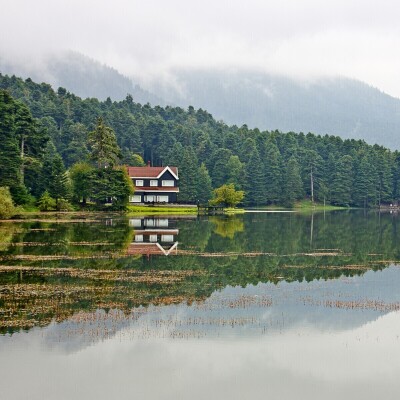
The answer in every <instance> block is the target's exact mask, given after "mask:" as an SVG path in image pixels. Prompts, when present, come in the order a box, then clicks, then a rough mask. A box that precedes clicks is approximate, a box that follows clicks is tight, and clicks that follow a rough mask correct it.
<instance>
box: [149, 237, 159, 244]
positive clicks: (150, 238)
mask: <svg viewBox="0 0 400 400" xmlns="http://www.w3.org/2000/svg"><path fill="white" fill-rule="evenodd" d="M149 240H150V242H152V243H154V242H157V235H150V237H149Z"/></svg>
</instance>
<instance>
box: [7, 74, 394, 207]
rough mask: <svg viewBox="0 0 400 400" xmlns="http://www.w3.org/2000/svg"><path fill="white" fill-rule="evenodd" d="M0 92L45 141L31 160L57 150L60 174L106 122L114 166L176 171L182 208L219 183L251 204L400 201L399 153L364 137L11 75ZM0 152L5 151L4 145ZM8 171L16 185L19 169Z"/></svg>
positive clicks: (30, 184) (83, 155) (84, 156)
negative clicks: (117, 97) (218, 115)
mask: <svg viewBox="0 0 400 400" xmlns="http://www.w3.org/2000/svg"><path fill="white" fill-rule="evenodd" d="M0 89H4V90H6V91H8V92H9V93H10V94H11V96H12V97H13V98H14V99H16V100H18V101H20V102H22V103H23V104H25V105H26V106H27V107H28V108H29V110H30V111H31V113H32V115H33V117H34V118H37V119H38V122H37V124H36V129H35V132H36V133H37V132H39V133H40V132H42V133H43V135H48V137H49V143H47V145H46V148H44V149H42V150H41V151H42V152H43V156H41V157H42V158H40V157H38V158H37V159H38V164H40V165H42V166H44V165H45V162H44V161H43V160H44V159H46V157H49V154H51V157H52V159H57V154H60V155H61V158H62V162H63V164H64V166H65V168H71V167H72V166H73V165H74V164H76V163H78V162H81V161H83V160H86V159H87V158H88V155H89V147H88V133H89V132H90V131H93V129H95V128H96V123H97V121H98V118H99V117H102V118H103V120H104V123H105V124H106V125H108V126H110V127H111V128H112V129H113V130H114V131H115V134H116V138H117V141H118V145H119V146H120V148H121V150H122V158H121V161H120V163H122V164H130V165H135V164H136V163H137V162H138V157H137V156H136V155H137V154H139V155H141V156H142V158H143V160H144V161H148V160H149V161H151V163H152V165H167V164H169V165H176V166H178V167H179V175H180V190H181V192H180V197H179V200H180V201H181V202H196V201H197V200H200V201H201V202H204V201H206V200H208V199H209V198H210V191H211V185H212V187H213V188H216V187H219V186H221V185H222V184H224V183H234V185H235V186H236V188H238V189H242V190H244V191H245V193H246V196H245V203H246V204H247V205H261V204H284V205H288V206H291V205H293V203H294V202H295V201H297V200H300V199H303V198H305V197H308V198H310V197H311V196H312V195H313V196H314V199H315V200H317V201H321V202H322V201H326V202H327V203H331V204H336V205H354V206H375V205H378V204H379V203H381V202H392V201H395V200H398V199H399V198H400V186H399V176H400V173H399V171H400V156H399V153H397V152H391V151H389V150H388V149H385V148H383V147H381V146H377V145H375V146H371V145H368V144H366V143H365V142H364V141H361V140H343V139H341V138H339V137H335V136H318V135H314V134H307V135H304V134H296V133H293V132H289V133H281V132H278V131H273V132H269V131H260V130H258V129H248V128H247V126H246V125H243V126H241V127H237V126H228V125H226V124H224V123H223V122H217V121H216V120H215V119H214V118H213V117H212V115H211V114H209V113H208V112H207V111H204V110H202V109H198V110H195V109H194V108H193V107H189V108H188V109H187V110H184V109H182V108H179V107H170V106H167V107H160V106H156V107H150V106H149V105H140V104H138V103H135V102H133V99H132V97H131V96H129V95H128V96H127V97H126V99H125V100H123V101H119V102H112V101H111V100H110V99H107V100H106V101H104V102H101V101H99V100H97V99H85V100H82V99H81V98H79V97H77V96H75V95H74V94H71V93H69V92H68V91H67V90H65V89H63V88H59V89H58V90H57V91H54V90H53V89H52V88H51V86H50V85H48V84H45V83H42V84H36V83H34V82H33V81H32V80H30V79H27V80H26V81H23V80H22V79H19V78H16V77H15V76H13V77H8V76H4V75H0ZM3 93H4V92H3ZM3 97H4V96H3ZM0 107H2V108H4V107H5V106H4V101H3V104H2V103H1V102H0ZM1 135H2V136H3V135H6V132H4V131H1ZM39 136H40V135H39ZM43 137H44V136H43ZM2 139H3V138H2ZM53 144H54V146H53ZM11 147H12V146H11ZM12 148H13V150H12V151H16V150H15V148H14V147H12ZM1 151H2V152H4V151H9V150H7V149H6V148H5V147H4V146H3V147H2V148H1ZM39 153H40V152H39ZM46 154H47V156H46ZM40 168H42V169H43V167H40V166H37V167H36V174H37V176H40V174H41V173H42V172H41V169H40ZM13 171H14V170H13ZM3 173H4V172H3V171H2V174H3ZM10 173H11V172H10ZM13 173H16V174H18V173H19V175H18V176H19V177H20V179H22V178H21V172H18V171H17V172H13ZM25 179H26V178H25ZM30 179H31V178H30ZM1 185H3V183H2V184H1ZM1 185H0V186H1ZM25 186H26V187H28V188H30V190H31V192H32V193H33V194H34V195H35V196H40V195H41V194H42V193H41V191H42V190H43V188H40V187H38V186H37V185H35V184H34V182H32V180H30V181H29V182H27V181H26V180H25Z"/></svg>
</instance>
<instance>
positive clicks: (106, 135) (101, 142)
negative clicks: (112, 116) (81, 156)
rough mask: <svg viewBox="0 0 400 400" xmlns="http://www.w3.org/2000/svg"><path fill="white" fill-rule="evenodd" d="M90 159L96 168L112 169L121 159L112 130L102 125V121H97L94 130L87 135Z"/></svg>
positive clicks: (100, 119) (99, 119)
mask: <svg viewBox="0 0 400 400" xmlns="http://www.w3.org/2000/svg"><path fill="white" fill-rule="evenodd" d="M89 146H90V148H91V154H90V159H91V160H92V161H94V162H95V163H96V165H97V167H98V168H104V167H113V166H115V165H116V164H117V162H118V160H119V159H120V158H121V150H120V148H119V147H118V144H117V139H116V137H115V133H114V131H113V129H112V128H110V127H109V126H106V125H105V124H104V121H103V119H102V118H101V117H100V118H98V119H97V125H96V129H95V130H94V131H92V132H90V133H89Z"/></svg>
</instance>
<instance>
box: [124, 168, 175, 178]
mask: <svg viewBox="0 0 400 400" xmlns="http://www.w3.org/2000/svg"><path fill="white" fill-rule="evenodd" d="M127 169H128V175H129V177H130V178H160V177H161V176H162V175H163V174H164V173H165V172H166V171H169V172H170V173H171V174H172V176H173V177H174V178H175V179H179V178H178V168H177V167H169V166H166V167H149V166H146V167H127Z"/></svg>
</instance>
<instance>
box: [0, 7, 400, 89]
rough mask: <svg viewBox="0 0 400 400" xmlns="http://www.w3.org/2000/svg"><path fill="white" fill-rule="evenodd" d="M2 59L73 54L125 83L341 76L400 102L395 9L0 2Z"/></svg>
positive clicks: (399, 33) (398, 12)
mask: <svg viewBox="0 0 400 400" xmlns="http://www.w3.org/2000/svg"><path fill="white" fill-rule="evenodd" d="M0 10H1V12H0V51H1V53H2V54H3V55H4V56H6V57H12V58H13V59H17V58H19V57H21V56H22V55H25V56H28V57H29V60H30V61H29V62H34V61H35V60H36V59H39V58H40V54H42V53H44V52H49V51H57V50H63V49H70V50H76V51H79V52H81V53H83V54H86V55H88V56H90V57H92V58H94V59H97V60H99V61H101V62H104V63H106V64H108V65H110V66H112V67H115V68H116V69H118V70H119V71H121V72H123V73H124V74H126V75H139V76H141V77H142V78H151V77H152V76H157V75H159V74H163V75H165V74H167V73H168V71H169V70H171V68H174V67H182V66H183V67H202V68H203V67H219V68H221V67H234V68H235V67H237V68H255V69H261V70H265V71H268V72H278V73H283V74H287V75H290V76H296V77H306V78H310V77H311V78H312V77H315V76H321V75H344V76H347V77H351V78H356V79H360V80H363V81H365V82H367V83H369V84H371V85H373V86H376V87H378V88H380V89H382V90H384V91H385V92H387V93H389V94H392V95H394V96H397V97H400V51H399V50H400V23H399V19H400V18H399V17H400V2H399V1H396V0H380V1H372V0H323V1H322V0H274V1H268V0H264V1H262V0H246V1H244V0H240V1H239V0H229V1H228V0H226V1H225V0H201V1H191V0H168V1H166V0H141V1H138V0H108V1H103V0H35V1H32V0H0Z"/></svg>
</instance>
